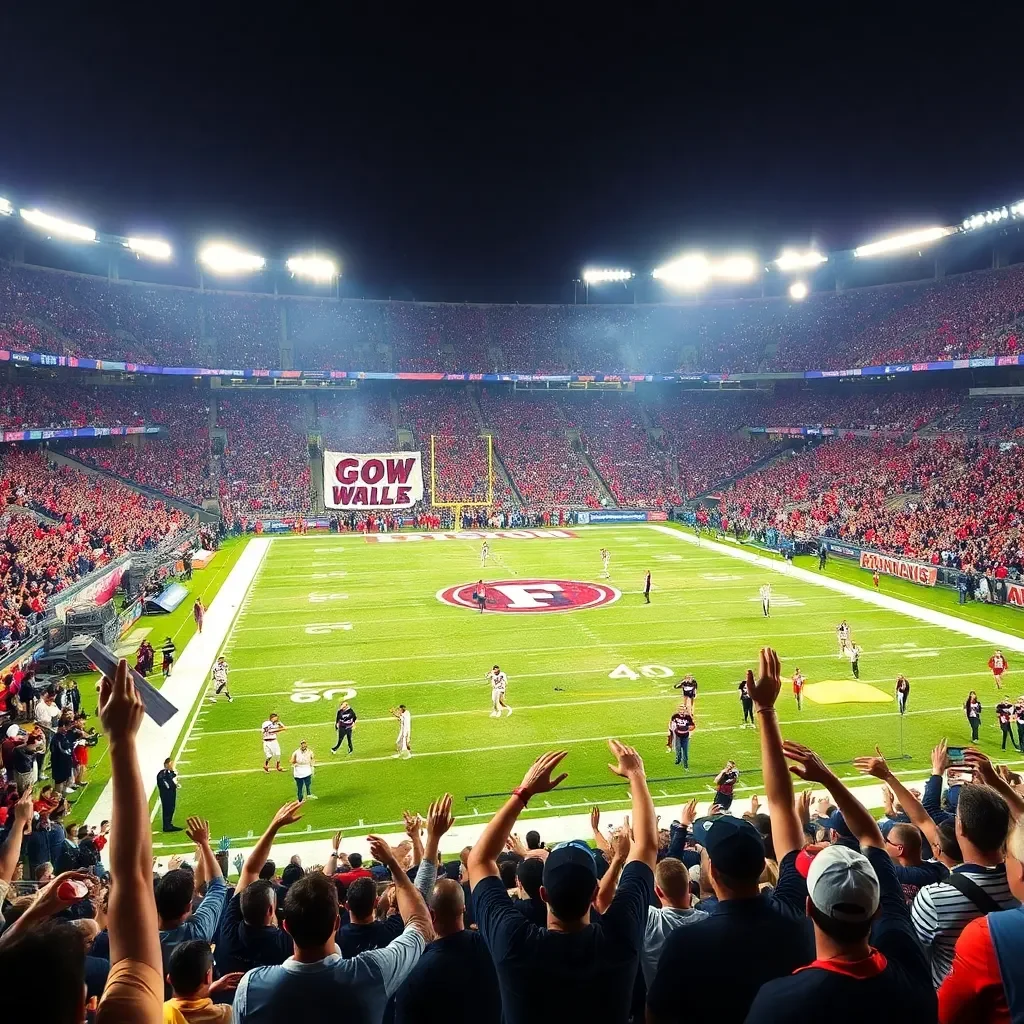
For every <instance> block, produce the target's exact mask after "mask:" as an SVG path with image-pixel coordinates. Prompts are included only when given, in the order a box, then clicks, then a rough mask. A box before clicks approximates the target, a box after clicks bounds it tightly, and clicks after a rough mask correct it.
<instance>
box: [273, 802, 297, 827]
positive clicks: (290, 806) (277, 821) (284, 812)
mask: <svg viewBox="0 0 1024 1024" xmlns="http://www.w3.org/2000/svg"><path fill="white" fill-rule="evenodd" d="M301 808H302V804H301V802H300V801H298V800H290V801H289V802H288V803H286V804H284V806H282V807H281V808H280V809H279V810H278V812H277V813H276V814H275V815H274V818H273V820H272V821H271V825H273V827H274V828H275V829H282V828H284V827H285V825H294V824H295V822H297V821H300V820H301V819H302V814H301V813H300V812H301Z"/></svg>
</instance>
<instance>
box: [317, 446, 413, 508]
mask: <svg viewBox="0 0 1024 1024" xmlns="http://www.w3.org/2000/svg"><path fill="white" fill-rule="evenodd" d="M422 499H423V466H422V457H421V455H420V453H419V452H370V453H368V454H356V453H354V452H324V506H325V507H326V508H329V509H336V510H343V511H346V512H352V511H357V512H362V511H367V510H370V509H396V508H411V507H412V506H413V505H415V504H416V502H417V501H422Z"/></svg>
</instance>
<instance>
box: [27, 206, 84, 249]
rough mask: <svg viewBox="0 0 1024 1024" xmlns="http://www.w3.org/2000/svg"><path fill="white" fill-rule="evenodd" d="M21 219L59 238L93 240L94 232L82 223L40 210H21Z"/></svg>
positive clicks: (80, 240)
mask: <svg viewBox="0 0 1024 1024" xmlns="http://www.w3.org/2000/svg"><path fill="white" fill-rule="evenodd" d="M20 212H21V219H22V220H23V221H26V222H27V223H29V224H31V225H32V226H33V227H37V228H39V230H40V231H45V232H46V233H47V234H48V235H55V236H57V237H59V238H74V239H76V240H77V241H79V242H95V241H96V232H95V231H93V229H92V228H87V227H85V225H84V224H73V223H72V222H71V221H69V220H62V219H61V218H60V217H53V216H51V215H50V214H48V213H43V211H42V210H21V211H20Z"/></svg>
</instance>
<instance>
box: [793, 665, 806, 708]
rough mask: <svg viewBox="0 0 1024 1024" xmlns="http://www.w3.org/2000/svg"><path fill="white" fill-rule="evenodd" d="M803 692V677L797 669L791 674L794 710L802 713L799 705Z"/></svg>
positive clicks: (801, 706)
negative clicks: (794, 699)
mask: <svg viewBox="0 0 1024 1024" xmlns="http://www.w3.org/2000/svg"><path fill="white" fill-rule="evenodd" d="M803 692H804V677H803V676H802V675H801V674H800V669H797V670H796V671H795V672H794V673H793V696H794V697H796V709H797V711H803V705H802V704H801V697H802V696H803Z"/></svg>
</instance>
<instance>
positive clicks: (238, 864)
mask: <svg viewBox="0 0 1024 1024" xmlns="http://www.w3.org/2000/svg"><path fill="white" fill-rule="evenodd" d="M231 863H232V864H234V865H235V870H236V871H237V872H238V873H239V874H241V873H242V867H243V866H244V865H245V858H244V857H243V856H242V855H241V854H240V853H236V854H235V859H234V860H233V861H232V862H231Z"/></svg>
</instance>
